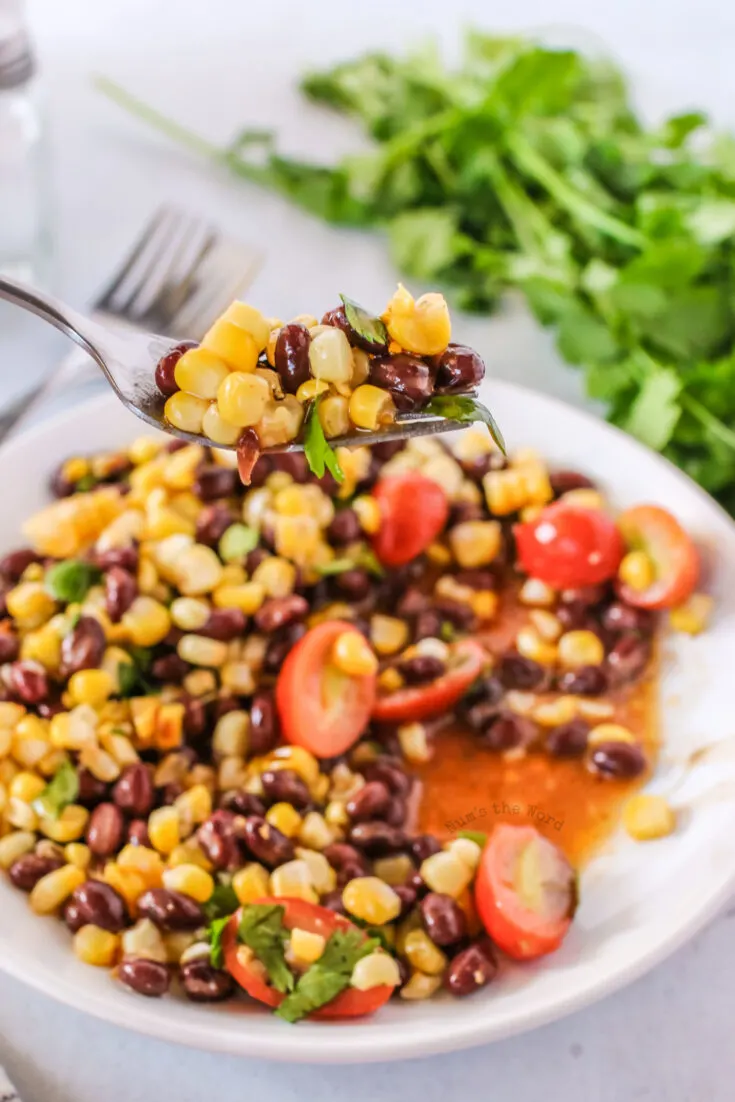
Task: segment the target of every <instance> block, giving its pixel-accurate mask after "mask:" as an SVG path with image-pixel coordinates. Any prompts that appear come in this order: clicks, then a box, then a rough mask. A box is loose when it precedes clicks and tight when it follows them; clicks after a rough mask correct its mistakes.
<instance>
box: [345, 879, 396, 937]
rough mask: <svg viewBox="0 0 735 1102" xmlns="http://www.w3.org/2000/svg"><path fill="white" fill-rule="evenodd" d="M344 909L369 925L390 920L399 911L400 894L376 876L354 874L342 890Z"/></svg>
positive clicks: (378, 924) (376, 924) (379, 924)
mask: <svg viewBox="0 0 735 1102" xmlns="http://www.w3.org/2000/svg"><path fill="white" fill-rule="evenodd" d="M342 903H343V904H344V907H345V910H346V911H349V913H350V914H351V915H354V916H355V918H360V919H362V920H363V921H365V922H368V923H370V925H371V926H382V925H383V923H385V922H392V921H393V919H394V918H397V917H398V915H399V914H400V912H401V899H400V896H399V895H398V894H397V893H396V892H394V891H393V888H391V886H390V885H389V884H386V883H385V882H384V881H383V880H380V879H379V877H377V876H356V877H355V878H354V879H353V880H349V881H348V882H347V883H346V884H345V886H344V889H343V890H342Z"/></svg>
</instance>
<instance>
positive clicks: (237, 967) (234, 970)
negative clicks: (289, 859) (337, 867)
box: [222, 896, 393, 1019]
mask: <svg viewBox="0 0 735 1102" xmlns="http://www.w3.org/2000/svg"><path fill="white" fill-rule="evenodd" d="M255 902H256V903H265V904H268V903H278V904H280V905H281V906H282V907H283V908H284V915H283V924H284V926H285V927H286V929H287V930H293V929H295V928H296V927H298V928H299V930H307V931H308V932H309V933H311V934H321V935H322V937H325V938H329V937H330V936H331V935H332V934H333V933H334V931H335V930H351V929H352V930H354V929H357V927H356V926H354V925H353V924H352V923H351V922H350V921H349V919H347V918H344V916H343V915H338V914H335V912H334V911H330V910H329V909H328V908H327V907H319V906H317V904H316V903H307V902H306V900H304V899H277V898H273V897H270V896H268V897H265V898H263V899H257V900H255ZM239 924H240V911H236V912H235V914H234V915H233V916H232V918H231V919H230V922H229V923H228V925H227V927H226V928H225V932H224V934H223V935H222V948H223V949H224V954H225V967H226V968H227V971H228V972H229V973H230V975H231V976H233V978H234V979H235V980H236V981H237V982H238V983H239V984H240V986H241V987H243V988H244V989H245V990H246V991H247V993H248V995H251V996H252V998H254V999H257V1000H258V1002H261V1003H265V1004H266V1006H272V1007H274V1008H275V1007H277V1006H280V1004H281V1003H282V1002H283V1000H284V998H285V996H284V995H282V994H281V992H280V991H276V990H275V988H273V987H269V986H268V984H267V983H266V982H265V981H264V980H263V979H262V978H261V976H260V975H259V974H258V973H256V972H255V971H254V970H253V969H251V968H248V966H247V965H246V964H242V963H241V961H240V960H239V959H238V956H237V950H238V941H237V928H238V926H239ZM366 936H367V935H366ZM392 994H393V988H392V987H391V986H390V985H389V984H381V986H380V987H370V988H368V990H367V991H358V990H357V988H356V987H348V988H346V989H345V990H344V991H342V992H341V993H340V994H339V995H337V998H336V999H333V1000H332V1002H331V1003H327V1005H326V1006H322V1007H320V1008H319V1010H315V1011H313V1013H311V1014H309V1019H315V1018H321V1019H330V1018H359V1017H362V1016H363V1015H365V1014H374V1013H375V1011H376V1010H379V1009H380V1007H381V1006H382V1005H383V1004H384V1003H386V1002H387V1001H388V999H389V998H390V997H391V995H392Z"/></svg>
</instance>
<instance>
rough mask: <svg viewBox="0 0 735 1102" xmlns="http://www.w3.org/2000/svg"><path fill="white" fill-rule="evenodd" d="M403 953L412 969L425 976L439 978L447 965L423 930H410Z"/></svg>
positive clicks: (439, 950) (443, 956)
mask: <svg viewBox="0 0 735 1102" xmlns="http://www.w3.org/2000/svg"><path fill="white" fill-rule="evenodd" d="M404 953H405V956H406V958H407V959H408V962H409V964H410V965H411V966H412V968H415V969H416V970H417V971H419V972H423V973H424V974H425V975H427V976H440V975H441V974H442V972H443V971H444V969H445V968H446V966H447V963H448V962H447V958H446V957H445V955H444V953H442V951H441V949H438V948H437V946H436V945H434V943H433V941H432V940H431V938H430V937H429V936H428V935H427V933H426V932H425V931H424V930H411V932H410V934H408V936H407V937H406V941H405V946H404Z"/></svg>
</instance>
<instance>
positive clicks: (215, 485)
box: [193, 463, 239, 501]
mask: <svg viewBox="0 0 735 1102" xmlns="http://www.w3.org/2000/svg"><path fill="white" fill-rule="evenodd" d="M238 485H239V479H238V477H237V471H235V470H233V469H232V467H221V466H220V465H219V464H218V463H212V464H211V466H206V467H200V468H199V470H198V472H197V477H196V481H195V482H194V487H193V488H194V493H195V494H196V496H197V497H198V498H200V499H201V500H202V501H217V499H218V498H222V497H232V496H233V495H234V494H235V493H236V491H237V487H238Z"/></svg>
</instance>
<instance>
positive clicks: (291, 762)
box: [252, 746, 320, 790]
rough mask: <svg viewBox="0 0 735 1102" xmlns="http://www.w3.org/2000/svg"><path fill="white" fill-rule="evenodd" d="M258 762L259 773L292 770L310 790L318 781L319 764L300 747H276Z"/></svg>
mask: <svg viewBox="0 0 735 1102" xmlns="http://www.w3.org/2000/svg"><path fill="white" fill-rule="evenodd" d="M258 760H259V762H261V763H262V765H261V767H260V772H262V771H263V770H264V769H293V771H294V773H298V775H299V776H300V777H301V779H302V781H304V782H305V784H306V786H307V787H308V788H309V789H310V790H311V789H313V788H314V785H315V784H316V783H317V782H318V780H319V776H320V770H319V762H318V761H317V759H316V758H315V757H314V755H313V754H310V753H309V751H308V750H304V748H303V747H302V746H278V747H276V749H275V750H273V751H272V753H270V754H268V756H267V757H265V758H260V759H258ZM252 764H253V765H254V764H255V762H253V763H252Z"/></svg>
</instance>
